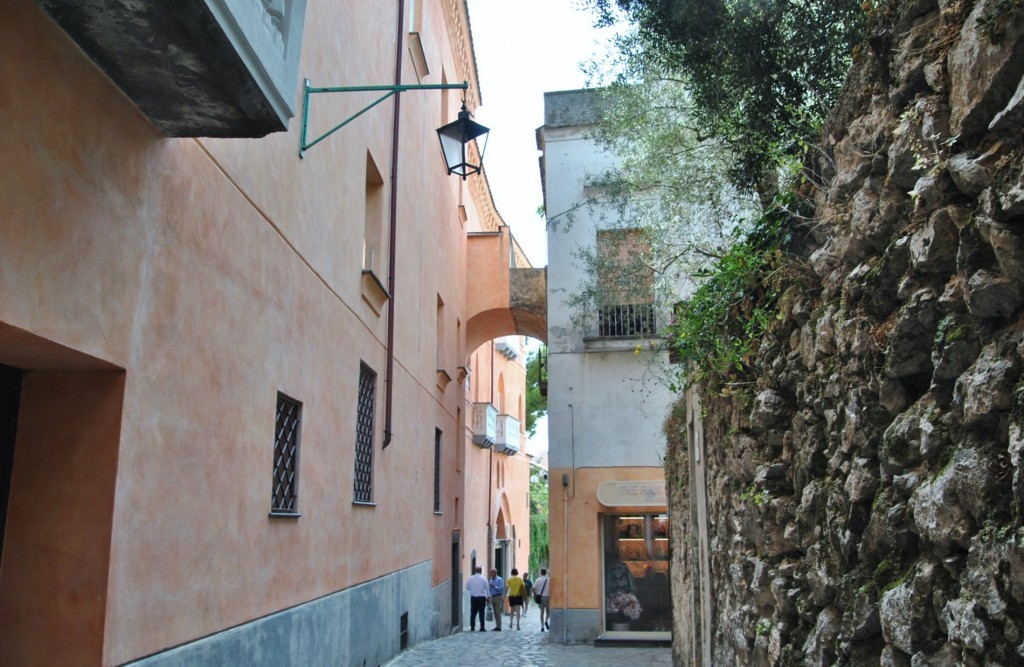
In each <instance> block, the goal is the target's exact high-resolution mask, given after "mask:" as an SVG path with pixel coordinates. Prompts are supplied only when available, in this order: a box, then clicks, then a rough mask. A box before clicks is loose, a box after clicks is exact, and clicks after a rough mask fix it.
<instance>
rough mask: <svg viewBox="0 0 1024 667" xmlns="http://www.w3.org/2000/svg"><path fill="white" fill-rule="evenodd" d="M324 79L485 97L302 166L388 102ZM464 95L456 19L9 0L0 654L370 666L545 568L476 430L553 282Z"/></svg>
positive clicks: (396, 12)
mask: <svg viewBox="0 0 1024 667" xmlns="http://www.w3.org/2000/svg"><path fill="white" fill-rule="evenodd" d="M305 79H309V80H310V81H311V82H312V85H313V86H324V87H329V86H357V85H367V84H373V85H376V84H391V83H395V84H396V85H397V84H401V85H414V86H416V85H419V86H422V85H448V84H452V83H458V82H467V83H468V89H467V90H465V91H464V92H463V91H461V90H451V89H445V90H439V89H435V90H409V91H407V92H403V93H401V94H400V96H398V97H397V100H400V104H399V103H398V101H397V100H391V99H388V100H386V101H385V102H384V103H382V104H379V105H378V106H376V107H374V108H373V109H372V110H370V111H369V112H367V113H365V114H363V115H361V116H359V117H358V118H356V119H355V120H353V121H352V122H351V123H349V124H348V125H346V126H345V127H343V128H341V129H340V130H339V131H337V132H336V133H335V134H333V135H331V136H329V137H327V138H326V139H324V140H322V141H321V142H319V143H317V144H316V145H315V146H312V147H309V148H307V149H306V151H305V154H304V156H303V157H301V158H300V156H299V146H300V140H301V139H300V137H301V133H302V125H303V122H300V119H301V120H303V121H304V122H308V129H309V136H310V137H312V136H318V135H319V134H320V133H323V132H326V131H327V130H329V129H330V128H331V127H332V126H334V125H336V124H337V123H339V122H340V121H341V120H342V119H344V118H346V117H349V116H350V115H352V114H355V113H356V112H357V111H359V110H360V109H362V108H363V107H365V106H367V105H368V104H370V103H371V102H372V101H373V100H374V99H375V97H374V95H373V94H372V93H347V94H338V95H329V94H324V95H315V96H309V97H308V100H307V98H306V96H305V95H304V90H305V86H304V80H305ZM463 96H465V101H466V105H467V106H468V108H469V109H470V110H472V109H474V108H476V106H478V105H479V103H480V97H479V86H478V82H477V74H476V69H475V63H474V60H473V48H472V40H471V37H470V30H469V22H468V15H467V9H466V4H465V2H464V0H416V1H415V2H412V1H411V0H408V1H406V2H402V1H399V2H388V3H385V2H376V1H374V2H342V1H330V2H316V3H313V2H310V3H308V4H307V3H306V2H305V1H304V0H289V1H285V0H261V2H242V1H241V0H189V1H187V2H181V3H168V4H166V5H164V4H163V3H118V2H112V1H111V2H102V1H101V2H95V3H85V4H83V3H79V2H74V1H72V0H39V1H38V2H32V1H31V0H0V502H2V505H0V509H2V515H0V519H2V520H3V524H2V527H3V531H2V536H3V541H2V545H0V546H2V560H0V664H5V665H6V664H10V665H118V664H128V663H131V664H146V665H161V664H239V665H241V664H246V665H286V664H294V665H327V664H330V665H338V664H341V665H363V664H379V663H382V662H385V661H386V660H387V659H388V658H390V657H391V656H392V655H394V654H395V653H397V652H398V651H400V650H401V649H402V648H403V647H404V646H407V645H410V644H413V643H416V642H418V641H421V640H423V639H426V638H430V637H435V636H439V635H441V634H446V633H448V632H450V631H451V630H452V629H453V627H458V625H459V623H460V611H461V608H462V606H463V603H464V601H463V597H464V595H463V591H462V582H463V581H464V579H465V576H466V575H467V573H468V570H469V560H470V552H471V550H472V549H477V550H478V553H479V551H480V550H488V551H492V553H491V554H490V557H491V558H493V557H494V556H495V554H494V553H493V550H494V549H500V548H503V543H502V542H501V540H503V539H506V538H508V539H511V536H510V535H509V533H510V532H511V531H513V530H515V531H516V536H517V537H516V540H517V541H516V542H515V543H514V544H512V543H508V545H507V546H508V547H509V548H511V549H513V551H514V553H515V554H516V555H515V556H510V557H514V558H519V559H523V560H522V562H525V551H524V550H528V549H529V545H528V543H527V541H526V538H527V537H528V535H529V531H528V530H527V528H526V527H527V526H528V517H527V516H526V509H525V508H526V504H527V501H526V496H527V487H528V483H527V481H526V477H527V475H528V473H527V472H522V471H520V468H524V469H528V462H527V460H526V457H525V455H523V454H517V453H516V452H515V451H514V450H513V448H512V447H510V446H505V447H501V448H499V450H496V449H495V447H497V443H498V441H497V440H496V439H495V441H494V442H495V444H490V445H487V443H481V444H483V445H485V446H481V444H474V443H475V439H474V436H475V434H474V431H473V423H472V418H473V415H474V411H475V410H477V409H478V408H477V407H476V406H477V405H478V404H480V403H490V404H492V405H495V407H496V408H497V415H498V417H504V419H503V420H501V422H502V423H503V424H504V425H505V426H506V427H508V425H509V424H510V423H511V421H514V420H515V419H519V420H520V422H521V421H522V419H521V416H520V415H519V413H517V412H516V410H517V409H519V411H520V412H521V408H517V404H516V400H517V396H519V395H521V393H522V391H523V390H522V387H521V386H520V385H521V384H522V383H523V377H521V376H520V374H519V368H520V366H521V362H519V365H517V364H516V362H515V361H514V360H511V359H507V358H505V357H504V356H502V355H500V354H499V355H497V357H496V360H495V361H494V364H493V366H492V365H491V364H492V361H491V357H493V356H494V355H493V354H492V353H491V352H490V351H489V350H490V349H491V348H493V347H494V346H495V343H492V342H489V341H491V339H493V338H495V337H497V336H504V335H516V334H519V335H526V334H533V335H537V336H538V337H543V333H544V325H543V310H536V312H537V313H538V314H537V315H531V314H530V312H531V311H530V310H529V306H523V305H522V304H523V303H527V301H524V300H523V299H518V300H517V297H516V295H515V288H514V284H515V283H516V281H517V280H520V279H522V280H525V281H526V282H527V283H529V282H531V281H533V282H536V280H537V277H536V276H535V275H534V272H536V271H538V270H536V269H531V268H529V267H528V266H525V265H524V264H523V260H522V257H521V253H520V252H517V251H516V245H515V242H514V239H512V237H511V235H510V234H509V230H508V227H507V226H505V225H504V223H503V221H502V220H501V218H500V216H499V215H498V213H497V211H496V210H495V208H494V205H493V202H492V200H491V197H490V193H489V190H488V187H487V181H486V178H485V177H484V176H483V175H482V174H480V175H471V176H469V178H468V179H461V178H457V177H450V176H448V175H446V173H445V170H444V168H443V163H442V158H441V150H440V148H439V142H438V138H437V135H436V134H435V129H436V128H437V127H439V126H441V125H443V124H445V123H448V122H450V121H451V120H453V119H454V117H455V114H456V112H457V111H458V109H459V107H460V105H461V103H462V97H463ZM307 112H308V117H307V118H305V119H303V116H304V115H305V114H306V113H307ZM475 151H476V147H475V146H474V145H470V153H471V157H476V153H475ZM474 267H475V270H474ZM517 276H518V277H517ZM517 303H518V304H520V305H519V306H517V305H516V304H517ZM481 345H484V347H483V348H481V349H482V350H483V351H482V352H481V350H478V349H477V348H478V347H479V346H481ZM474 351H476V352H475V353H474ZM492 368H493V369H494V370H493V371H492ZM492 374H494V375H495V377H500V378H503V380H504V392H505V394H504V397H505V398H504V399H502V398H501V393H500V392H501V391H502V390H501V389H500V387H501V383H500V382H498V381H497V380H496V381H495V382H496V384H494V385H493V388H494V391H495V392H497V393H496V394H494V395H491V394H490V392H491V389H492V385H490V384H489V379H490V377H491V375H492ZM484 377H487V378H488V382H484V381H483V378H484ZM495 401H497V403H496V402H495ZM509 418H514V419H512V420H510V419H509ZM516 435H519V436H521V431H520V432H519V433H517V434H516ZM502 436H503V438H504V439H503V440H502V443H504V444H506V445H508V444H514V443H509V441H511V440H512V438H511V431H503V432H502ZM501 452H506V453H501ZM520 485H521V488H520ZM485 519H489V521H487V520H485ZM488 523H489V524H490V525H491V526H496V527H497V528H496V529H495V531H494V533H493V534H492V535H487V528H486V527H487V525H488ZM481 526H483V528H481ZM481 530H482V531H483V532H482V534H481ZM488 539H489V540H490V542H488ZM519 539H522V540H523V543H522V545H520V544H519V541H518V540H519Z"/></svg>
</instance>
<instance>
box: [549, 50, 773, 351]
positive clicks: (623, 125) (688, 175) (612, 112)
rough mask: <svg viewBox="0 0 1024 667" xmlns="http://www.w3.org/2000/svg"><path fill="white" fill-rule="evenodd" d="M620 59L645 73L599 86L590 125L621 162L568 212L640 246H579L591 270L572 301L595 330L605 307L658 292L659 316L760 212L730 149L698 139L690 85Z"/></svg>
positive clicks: (594, 179) (582, 324)
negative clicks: (596, 113) (595, 120)
mask: <svg viewBox="0 0 1024 667" xmlns="http://www.w3.org/2000/svg"><path fill="white" fill-rule="evenodd" d="M616 66H617V67H620V68H621V69H622V70H623V71H629V70H631V69H634V68H635V70H636V72H635V74H636V76H637V77H639V78H636V79H635V80H633V81H632V82H629V83H626V82H623V81H617V82H613V83H611V85H609V86H608V87H606V88H604V89H603V90H602V92H601V93H595V94H601V95H602V96H603V97H602V100H601V103H602V120H601V123H600V124H599V125H598V126H597V127H595V128H594V129H593V131H592V138H593V139H594V140H595V141H596V142H597V143H598V144H599V145H600V146H602V147H603V148H605V149H606V150H607V151H608V152H609V153H611V154H613V155H614V156H615V158H616V167H615V168H614V169H609V170H606V171H604V172H601V173H597V174H591V175H589V177H588V190H589V192H590V196H589V197H588V199H587V200H586V201H585V202H583V203H581V204H580V206H578V207H577V208H576V209H574V210H573V211H568V212H564V213H563V214H562V215H564V216H565V218H566V219H567V220H568V222H569V224H572V222H573V221H574V219H575V216H578V215H582V214H584V213H585V214H586V215H588V216H589V217H590V218H591V219H592V220H593V221H594V222H595V226H596V227H597V228H598V229H600V230H602V231H601V233H602V234H603V235H604V237H603V238H604V239H605V241H606V242H607V241H608V240H609V239H614V238H615V234H616V232H618V233H619V234H618V235H619V236H620V237H621V238H622V240H623V242H624V243H625V244H628V245H624V246H623V248H629V249H634V248H636V247H638V246H642V247H643V248H644V251H643V252H631V251H624V252H619V251H615V250H612V251H610V252H607V251H605V252H602V250H600V249H599V248H598V247H597V245H596V244H594V245H585V246H581V247H579V248H577V249H576V251H575V253H574V258H575V260H576V263H577V266H579V267H581V268H582V269H583V271H582V272H581V273H582V275H584V276H586V278H585V279H584V280H582V281H581V283H580V285H579V286H578V288H577V290H576V291H575V292H574V294H573V295H572V296H571V297H570V299H569V302H568V305H569V306H570V307H571V308H572V311H573V324H574V326H576V327H577V328H578V329H580V330H583V331H588V330H590V329H591V328H592V325H593V322H592V318H593V317H594V315H595V314H596V313H597V312H598V310H599V309H600V308H601V307H604V306H614V305H620V304H624V303H650V302H651V300H652V299H653V302H654V306H655V310H656V312H657V313H658V320H659V321H663V319H664V318H665V317H667V316H668V314H669V313H670V312H671V308H672V304H674V303H675V302H676V301H678V300H679V298H681V296H682V295H683V294H685V293H688V292H690V291H692V290H693V289H694V288H695V287H696V284H695V282H694V280H693V275H694V274H696V273H700V272H701V271H703V270H704V269H705V267H706V266H707V264H708V263H709V262H712V261H715V260H716V259H717V258H719V257H720V256H721V255H722V253H723V252H724V250H725V248H726V247H727V246H728V245H729V244H730V243H731V239H732V237H733V235H734V233H735V231H736V230H737V229H738V228H741V227H743V226H744V225H745V224H746V223H745V221H746V220H750V219H754V218H756V217H757V216H758V214H759V212H760V208H759V205H758V203H757V201H756V199H755V198H753V197H752V196H750V195H744V194H742V193H740V192H739V191H737V190H736V188H734V187H732V185H731V184H730V182H729V180H728V177H727V171H728V167H729V164H730V163H731V161H732V155H731V153H730V151H729V150H728V149H727V148H726V147H725V146H724V145H723V144H722V143H721V142H718V141H713V140H708V139H704V138H702V137H701V136H700V133H699V131H698V130H697V129H696V127H695V126H694V123H693V122H692V120H691V118H690V114H691V113H692V108H693V105H692V101H691V99H690V95H689V93H688V91H687V89H686V87H685V85H684V83H683V82H681V81H679V80H677V79H674V78H673V77H672V76H671V74H669V73H666V72H663V71H662V70H659V69H658V68H656V67H653V66H650V65H648V64H641V63H635V62H631V61H630V60H629V59H628V57H624V58H623V60H622V61H621V62H619V63H617V65H616ZM597 69H599V68H598V67H597V66H595V69H594V70H593V71H592V72H591V74H592V75H593V76H598V73H597ZM631 78H632V75H631ZM557 217H558V216H557V215H556V216H554V218H557ZM554 218H552V219H554ZM550 220H551V219H549V222H550ZM605 250H607V247H606V248H605Z"/></svg>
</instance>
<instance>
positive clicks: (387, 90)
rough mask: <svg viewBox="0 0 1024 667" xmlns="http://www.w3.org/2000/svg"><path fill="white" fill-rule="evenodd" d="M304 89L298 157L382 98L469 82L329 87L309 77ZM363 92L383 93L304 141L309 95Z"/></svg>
mask: <svg viewBox="0 0 1024 667" xmlns="http://www.w3.org/2000/svg"><path fill="white" fill-rule="evenodd" d="M304 88H305V90H304V92H303V95H302V136H301V137H300V139H299V142H300V143H299V157H300V158H301V157H305V153H306V151H307V150H309V149H310V148H312V147H313V146H316V145H317V144H318V143H320V142H321V141H323V140H324V139H326V138H327V137H329V136H331V135H332V134H334V133H335V132H337V131H338V130H340V129H341V128H343V127H345V126H346V125H348V124H349V123H351V122H352V121H354V120H355V119H356V118H359V117H360V116H362V115H363V114H364V113H366V112H367V111H369V110H370V109H372V108H373V107H375V106H377V105H378V104H380V103H381V102H383V101H384V100H386V99H388V98H389V97H391V96H392V95H394V94H395V93H401V92H405V91H407V90H469V82H468V81H464V82H462V83H426V84H419V85H408V86H404V85H403V86H341V87H330V88H314V87H313V86H310V85H309V79H306V82H305V86H304ZM364 92H383V93H384V95H382V96H381V97H379V98H378V99H377V100H375V101H374V102H372V103H370V104H368V105H367V106H365V107H363V108H362V109H360V110H359V111H357V112H356V113H354V114H352V115H351V116H349V117H348V118H346V119H345V120H343V121H341V122H340V123H338V124H337V125H335V126H334V127H332V128H331V129H330V130H327V132H324V133H323V134H321V135H320V136H319V137H317V138H316V139H313V140H312V141H310V142H308V143H307V142H306V136H307V135H306V132H307V129H308V126H309V124H308V121H309V96H310V95H316V94H318V93H364Z"/></svg>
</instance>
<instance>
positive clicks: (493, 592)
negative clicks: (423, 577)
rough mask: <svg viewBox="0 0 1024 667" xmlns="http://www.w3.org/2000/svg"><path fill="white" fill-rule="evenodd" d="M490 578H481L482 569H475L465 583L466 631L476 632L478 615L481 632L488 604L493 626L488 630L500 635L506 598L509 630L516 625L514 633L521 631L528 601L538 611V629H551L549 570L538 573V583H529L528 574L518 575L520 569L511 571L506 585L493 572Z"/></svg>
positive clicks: (492, 570)
mask: <svg viewBox="0 0 1024 667" xmlns="http://www.w3.org/2000/svg"><path fill="white" fill-rule="evenodd" d="M489 574H490V578H489V579H488V578H484V575H483V569H482V568H480V567H477V568H475V569H474V570H473V574H472V575H471V576H470V577H469V580H468V581H466V590H467V591H469V629H470V631H471V632H475V631H476V630H477V627H476V620H477V615H479V616H480V632H483V631H484V630H486V629H487V628H485V627H484V611H485V610H486V609H487V605H490V606H491V613H493V614H494V627H493V628H491V630H493V631H495V632H501V617H502V616H503V615H504V613H505V598H506V597H507V598H508V608H509V612H508V615H509V630H511V629H512V628H513V622H514V623H515V626H514V627H515V629H516V630H522V627H521V625H520V623H521V619H522V616H523V615H524V614H525V613H526V611H527V610H528V609H529V608H530V598H531V596H532V597H533V601H534V602H535V603H536V605H537V607H538V608H539V609H540V630H541V632H543V631H544V630H550V629H551V579H550V578H549V577H548V571H547V570H546V569H544V568H541V570H540V577H539V578H538V579H537V581H535V582H534V581H531V580H530V573H529V572H523V576H521V577H520V576H519V570H517V569H516V568H512V576H511V577H509V579H508V585H507V586H506V585H505V581H504V580H503V579H502V578H501V577H499V576H498V572H497V570H495V569H493V568H492V569H491V570H490V572H489Z"/></svg>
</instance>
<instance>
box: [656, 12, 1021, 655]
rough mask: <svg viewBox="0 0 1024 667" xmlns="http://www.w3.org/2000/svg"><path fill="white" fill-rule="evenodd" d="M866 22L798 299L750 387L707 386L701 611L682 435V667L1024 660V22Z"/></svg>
mask: <svg viewBox="0 0 1024 667" xmlns="http://www.w3.org/2000/svg"><path fill="white" fill-rule="evenodd" d="M869 13H870V14H871V21H870V27H869V37H868V40H867V42H866V43H865V44H864V45H862V47H861V48H860V49H859V51H858V52H857V53H856V57H855V65H854V68H853V70H852V72H851V74H850V76H849V78H848V80H847V82H846V85H845V87H844V93H843V96H842V100H841V102H840V104H839V106H838V107H837V108H836V109H835V110H834V112H833V116H832V118H831V119H830V121H829V122H828V123H827V126H826V128H825V130H824V133H823V140H822V145H821V146H820V151H819V152H818V154H817V155H816V156H815V158H814V159H813V163H811V164H809V165H808V166H809V170H810V171H811V172H813V174H814V176H815V177H814V178H812V179H811V181H812V182H814V183H816V184H817V185H814V186H807V187H805V190H804V194H805V196H806V197H807V198H809V199H811V200H813V209H814V214H813V216H812V218H811V219H810V220H802V221H798V220H794V222H793V224H794V225H798V226H799V229H800V230H801V233H800V234H798V240H797V241H796V242H795V244H794V245H793V247H790V248H788V249H787V250H788V251H790V252H792V253H793V255H794V257H793V260H792V264H793V266H794V267H796V268H797V269H799V270H794V271H793V274H794V275H793V277H792V278H791V281H792V285H791V287H792V288H793V289H792V290H791V294H792V295H793V298H790V299H781V300H780V301H779V302H778V304H779V305H778V308H779V312H778V320H777V322H776V324H775V325H774V327H773V329H772V330H771V332H770V334H769V335H768V336H766V337H765V339H764V340H762V341H761V342H760V347H759V350H758V353H757V358H756V360H755V361H754V362H753V367H754V372H753V374H752V376H751V377H748V378H746V379H747V380H749V382H750V384H749V389H748V390H746V391H743V392H731V393H728V394H726V395H722V392H720V391H715V390H714V388H712V387H710V386H708V387H696V388H695V389H696V390H697V391H698V392H699V393H700V394H701V398H702V403H703V420H704V426H705V428H706V433H707V436H706V443H707V445H706V447H707V452H706V456H707V460H706V467H707V468H706V469H707V489H708V525H709V530H708V534H709V537H710V554H711V556H710V557H711V567H710V570H711V579H712V580H711V591H712V599H713V606H712V612H711V618H701V617H700V616H699V615H698V610H697V609H695V608H694V607H695V605H694V604H693V595H692V594H691V593H692V591H693V590H694V587H695V582H694V581H693V572H694V570H693V563H694V558H695V557H694V553H693V544H695V542H696V540H695V536H694V535H693V530H694V527H693V521H692V520H691V517H690V501H691V498H690V496H689V490H690V488H691V487H690V485H688V484H687V481H688V480H687V479H686V471H687V470H688V467H687V447H686V435H685V428H684V424H683V420H682V419H680V418H679V415H678V414H677V415H676V416H675V418H674V419H672V420H670V421H669V423H668V424H667V432H668V435H669V457H668V461H667V471H668V476H669V480H670V485H669V486H670V491H669V493H670V507H671V510H670V511H671V513H672V516H673V521H674V522H675V523H674V530H676V531H678V532H679V533H681V534H682V537H680V538H679V539H677V540H676V541H675V542H674V547H675V551H674V554H673V559H674V560H673V572H674V581H673V584H674V595H675V598H676V605H677V606H676V622H677V628H676V638H677V642H676V647H675V652H676V661H677V664H692V659H693V657H694V656H699V655H700V650H699V649H698V648H696V647H695V646H694V644H695V643H696V642H697V641H699V637H700V633H699V632H695V631H694V628H695V627H697V626H698V625H699V624H710V627H711V631H712V632H711V636H712V664H714V665H806V666H809V667H814V666H818V665H836V664H838V665H871V666H873V667H874V666H877V665H884V666H890V667H909V666H911V665H913V666H915V667H916V666H922V667H923V666H926V665H967V666H973V665H978V666H981V665H991V666H995V665H1007V666H1008V665H1021V664H1024V465H1022V458H1024V381H1022V371H1024V312H1022V309H1021V306H1022V305H1024V4H1022V3H1021V2H1019V1H1017V0H979V1H977V2H971V1H969V0H960V1H952V0H903V1H900V2H882V3H874V9H871V10H869ZM680 410H682V407H680Z"/></svg>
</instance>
